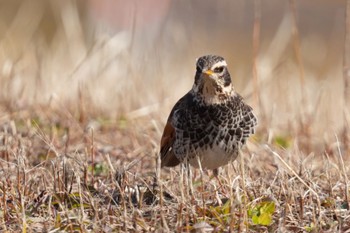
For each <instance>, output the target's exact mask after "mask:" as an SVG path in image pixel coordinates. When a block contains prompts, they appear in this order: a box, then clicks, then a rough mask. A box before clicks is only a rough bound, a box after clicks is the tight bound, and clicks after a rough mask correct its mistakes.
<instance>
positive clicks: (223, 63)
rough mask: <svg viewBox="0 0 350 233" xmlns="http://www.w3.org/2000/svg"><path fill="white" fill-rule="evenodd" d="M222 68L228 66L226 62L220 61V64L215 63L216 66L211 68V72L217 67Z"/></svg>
mask: <svg viewBox="0 0 350 233" xmlns="http://www.w3.org/2000/svg"><path fill="white" fill-rule="evenodd" d="M220 66H227V63H226V61H219V62H217V63H215V64H214V65H213V66H212V67H211V70H214V69H215V68H216V67H220Z"/></svg>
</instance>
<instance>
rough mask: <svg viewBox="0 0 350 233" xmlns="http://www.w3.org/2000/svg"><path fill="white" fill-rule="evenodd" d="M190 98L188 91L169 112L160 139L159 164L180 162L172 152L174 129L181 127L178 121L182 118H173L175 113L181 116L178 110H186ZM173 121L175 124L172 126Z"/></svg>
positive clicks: (170, 164) (167, 165) (168, 164)
mask: <svg viewBox="0 0 350 233" xmlns="http://www.w3.org/2000/svg"><path fill="white" fill-rule="evenodd" d="M191 98H192V96H191V94H190V93H187V94H186V95H185V96H183V97H182V98H181V99H180V100H179V101H178V102H177V103H176V104H175V106H174V107H173V109H172V110H171V113H170V115H169V118H168V121H167V123H166V125H165V127H164V131H163V135H162V139H161V141H160V158H161V166H162V167H164V166H166V167H174V166H176V165H178V164H179V163H180V160H179V159H178V158H177V157H176V156H175V154H174V152H173V145H174V142H175V140H176V129H175V128H179V127H180V128H182V127H183V126H182V123H180V121H182V120H184V119H181V120H180V119H174V118H175V115H176V118H177V117H179V116H180V117H181V116H182V117H183V114H179V113H180V112H181V113H183V112H186V110H185V109H186V108H188V107H189V104H190V102H191V101H190V99H191ZM174 122H175V124H176V125H175V126H174Z"/></svg>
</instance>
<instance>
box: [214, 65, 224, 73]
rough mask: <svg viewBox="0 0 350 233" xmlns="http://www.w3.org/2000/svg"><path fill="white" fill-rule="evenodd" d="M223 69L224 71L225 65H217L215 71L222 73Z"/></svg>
mask: <svg viewBox="0 0 350 233" xmlns="http://www.w3.org/2000/svg"><path fill="white" fill-rule="evenodd" d="M222 71H224V67H223V66H219V67H216V68H215V69H214V72H215V73H221V72H222Z"/></svg>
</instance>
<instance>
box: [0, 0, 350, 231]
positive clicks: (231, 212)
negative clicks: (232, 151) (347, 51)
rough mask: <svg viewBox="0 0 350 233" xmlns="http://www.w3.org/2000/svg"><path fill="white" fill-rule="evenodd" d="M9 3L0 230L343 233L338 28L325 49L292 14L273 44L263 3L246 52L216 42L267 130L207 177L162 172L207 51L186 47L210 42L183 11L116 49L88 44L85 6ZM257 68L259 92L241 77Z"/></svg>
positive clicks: (112, 42)
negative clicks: (169, 121)
mask: <svg viewBox="0 0 350 233" xmlns="http://www.w3.org/2000/svg"><path fill="white" fill-rule="evenodd" d="M13 2H14V3H13V4H14V5H11V4H8V5H7V6H6V7H7V8H6V9H8V10H9V11H10V10H11V9H12V11H13V13H11V14H7V16H8V17H7V18H6V15H5V14H3V16H2V17H0V20H1V21H0V36H1V38H0V40H1V41H0V48H1V56H0V68H1V74H0V84H1V86H0V91H1V93H0V102H1V103H0V231H4V232H6V231H7V232H18V231H22V232H56V231H67V232H139V231H144V232H148V231H150V232H163V231H164V232H165V231H171V232H206V231H208V232H211V231H214V232H230V231H231V232H232V231H233V232H350V211H349V198H350V197H349V191H350V189H349V180H348V179H349V175H350V167H349V166H348V164H349V151H347V150H346V145H344V144H343V137H342V136H340V135H342V134H341V132H343V131H345V130H344V129H345V126H346V125H347V124H346V119H347V117H348V113H347V112H346V111H344V109H345V107H346V104H345V103H344V101H343V94H342V93H343V87H342V62H341V55H339V54H342V47H341V46H339V44H341V43H339V37H340V36H342V35H343V31H342V29H339V28H340V27H341V26H339V25H343V23H339V22H343V21H342V20H343V19H339V17H336V16H335V19H334V22H335V23H334V25H332V26H331V27H330V28H329V30H330V31H331V33H330V34H329V37H327V40H326V39H325V38H324V37H322V36H320V35H318V36H315V35H313V34H307V33H305V31H303V30H305V28H304V29H303V27H300V28H299V26H300V25H303V23H302V22H298V18H297V17H298V14H297V11H298V9H299V8H298V5H296V6H294V5H293V4H295V3H294V1H289V2H286V4H287V8H286V12H285V13H284V15H283V16H282V17H281V18H280V23H279V24H278V25H277V27H276V28H275V30H271V28H270V27H272V26H271V25H274V23H272V24H268V23H267V24H268V25H269V26H268V27H267V28H266V26H265V28H264V25H265V24H264V19H265V18H264V17H266V12H265V13H264V11H263V9H265V8H264V7H271V5H269V4H267V5H264V4H265V3H262V2H260V1H258V0H257V1H255V4H256V7H255V12H251V13H252V14H251V16H252V18H251V19H254V17H253V16H254V15H255V21H254V24H251V25H250V26H251V29H252V32H254V40H253V41H252V40H251V38H252V35H253V34H252V33H251V32H249V31H248V32H246V35H245V34H244V32H242V33H243V35H241V34H238V33H237V34H235V36H234V38H232V40H229V39H230V38H231V37H230V33H227V34H225V36H226V37H223V34H221V31H220V30H219V29H218V30H216V31H214V32H215V33H218V35H219V37H218V38H221V37H223V38H224V39H222V40H220V42H222V43H219V44H220V45H218V46H217V47H215V49H214V48H212V49H211V50H210V51H209V52H212V51H215V53H220V54H221V53H222V54H223V55H224V56H225V57H227V58H228V60H229V61H232V63H233V65H232V67H230V70H232V72H231V73H232V76H233V77H234V82H235V86H236V89H237V90H238V91H239V92H240V93H242V94H243V95H244V96H246V97H247V101H248V102H249V103H250V104H251V105H253V106H254V109H255V110H256V113H257V114H258V116H259V120H260V123H259V128H258V132H257V134H256V135H255V136H254V137H253V138H251V140H250V141H249V143H248V145H247V147H246V148H245V149H244V151H242V154H241V156H240V158H239V159H237V161H235V162H233V163H232V164H229V165H228V166H226V167H224V168H223V169H222V170H221V173H220V175H219V177H218V179H215V178H212V177H211V175H212V174H211V173H210V172H208V171H200V170H195V169H190V170H189V171H188V170H187V169H185V168H183V167H178V168H175V169H163V170H162V171H161V173H160V174H159V173H158V172H159V170H157V158H158V156H157V155H158V150H159V139H160V136H161V133H162V132H161V131H162V127H163V125H164V121H165V120H166V116H167V114H168V112H169V110H170V108H171V106H172V105H173V104H174V102H175V100H176V99H177V98H178V97H179V96H181V95H182V94H183V93H184V92H185V91H186V90H187V89H188V88H189V87H190V86H191V83H192V79H191V78H190V77H192V70H193V67H192V66H193V63H194V62H193V61H194V57H197V56H198V55H202V53H207V50H208V48H207V47H208V44H212V43H210V42H211V41H206V40H205V39H203V41H201V42H198V41H197V40H194V39H192V40H189V39H190V38H197V36H198V37H199V38H207V35H208V28H207V27H204V28H203V26H200V25H202V24H199V25H197V26H198V30H196V31H195V32H193V31H191V30H189V28H186V27H185V28H182V27H180V26H179V24H178V22H179V20H180V21H181V19H178V18H176V17H174V15H175V13H176V12H177V11H180V12H182V11H181V10H183V9H187V8H181V6H182V7H183V6H184V5H185V6H187V5H186V4H188V3H187V2H181V1H179V3H178V4H179V5H175V6H173V8H171V11H170V13H169V16H168V18H167V19H166V20H165V21H166V23H160V25H155V26H154V25H153V27H155V28H154V32H155V33H153V34H152V31H151V32H149V34H144V33H145V31H143V29H139V30H140V31H137V30H136V29H135V28H133V30H136V31H133V33H131V34H130V33H128V32H123V33H116V34H115V35H111V34H108V33H105V32H101V31H98V30H96V32H91V31H93V30H92V29H91V28H93V26H91V25H90V24H88V21H89V20H88V19H87V18H88V16H87V15H85V14H86V12H85V11H84V9H85V8H84V7H86V6H85V5H84V4H83V3H82V2H79V1H78V2H74V1H73V2H70V1H67V2H65V3H63V2H61V1H47V2H46V3H45V4H43V2H40V1H37V3H36V4H37V5H36V6H33V5H32V4H33V2H31V1H13ZM181 4H183V5H181ZM208 4H210V3H208ZM227 4H228V5H229V6H231V7H232V5H230V4H233V5H234V4H238V6H237V7H242V9H243V8H244V6H242V5H240V4H243V3H227ZM260 4H261V5H262V6H264V7H263V8H262V9H261V5H260ZM288 4H291V5H288ZM324 4H326V3H324ZM328 4H329V3H328ZM243 5H244V4H243ZM235 6H236V5H235ZM321 6H322V5H321ZM216 7H217V10H220V11H225V9H224V8H225V7H224V5H223V6H216ZM304 7H306V8H307V7H309V5H307V4H306V6H304ZM323 7H328V6H327V5H326V6H323ZM174 9H175V10H174ZM239 9H241V8H239ZM176 10H177V11H176ZM199 10H201V9H199ZM202 10H203V9H202ZM51 11H52V12H51ZM299 11H300V9H299ZM47 12H51V13H52V15H51V14H49V13H47ZM84 12H85V13H84ZM185 13H186V12H185ZM226 13H227V12H226ZM193 14H194V13H193ZM241 16H242V15H241ZM186 17H187V16H186V15H184V19H186ZM235 17H238V18H239V14H238V16H236V15H235ZM242 17H243V16H242ZM300 17H301V18H302V16H300ZM243 18H244V17H243ZM29 19H30V20H29ZM175 19H176V20H175ZM216 20H217V21H218V22H220V23H221V24H225V23H224V22H223V21H220V18H217V19H216ZM260 20H262V22H260ZM233 21H234V22H236V18H233ZM193 22H194V25H196V24H195V22H196V21H195V19H193ZM215 22H216V21H215ZM197 23H198V22H197ZM23 25H25V27H24V26H23ZM169 28H171V30H170V29H169ZM236 29H237V28H236ZM267 29H268V30H270V31H272V32H271V33H270V34H268V35H265V34H264V33H265V32H266V31H267ZM213 30H214V29H213ZM227 30H229V29H227ZM234 30H235V29H233V31H234ZM315 30H316V29H315ZM102 31H103V30H102ZM146 31H147V30H146ZM211 32H212V33H214V32H213V31H211ZM230 32H231V31H230ZM191 33H192V34H191ZM303 33H304V34H303ZM201 36H202V37H201ZM227 38H229V39H227ZM187 40H189V41H190V42H189V43H187V44H186V43H185V42H186V41H187ZM130 41H132V43H131V42H130ZM246 41H249V43H248V42H246ZM250 41H252V43H250ZM233 42H234V43H233ZM334 42H337V43H334ZM201 43H203V44H201ZM235 44H238V45H235ZM155 45H157V46H156V47H155ZM235 46H236V47H235ZM242 46H243V47H246V48H249V49H250V48H252V47H253V55H252V56H250V55H249V52H245V53H239V52H240V51H241V50H240V49H241V48H239V47H242ZM182 47H185V49H183V48H182ZM186 48H189V49H188V50H187V49H186ZM227 48H232V50H233V51H236V52H237V54H240V56H239V57H238V58H236V57H235V56H231V55H230V54H231V51H230V52H228V51H227ZM144 50H145V51H144ZM318 50H322V51H323V52H325V53H326V56H323V54H322V52H320V51H318ZM139 51H144V53H141V52H139ZM170 54H173V55H170ZM226 55H227V56H226ZM322 56H323V58H322ZM184 57H186V59H184ZM192 58H193V59H192ZM242 61H246V62H245V63H244V62H242ZM251 61H253V62H251ZM232 63H231V64H232ZM251 63H252V64H253V68H254V69H253V71H254V72H253V77H254V79H244V78H241V79H239V78H238V77H249V76H251V74H250V70H251V67H252V66H251V65H250V64H251ZM241 67H243V68H241ZM231 68H232V69H231ZM247 70H248V71H247ZM164 77H166V78H164ZM179 77H189V78H188V79H186V78H183V79H182V78H181V80H180V79H179ZM169 87H170V88H169ZM245 87H247V88H245ZM252 93H254V95H253V94H252ZM254 96H255V97H256V98H253V97H254ZM343 112H344V114H343ZM343 116H344V117H343ZM343 118H344V119H345V120H344V119H343ZM348 118H349V117H348ZM338 135H339V136H338ZM155 181H158V182H157V183H156V182H155Z"/></svg>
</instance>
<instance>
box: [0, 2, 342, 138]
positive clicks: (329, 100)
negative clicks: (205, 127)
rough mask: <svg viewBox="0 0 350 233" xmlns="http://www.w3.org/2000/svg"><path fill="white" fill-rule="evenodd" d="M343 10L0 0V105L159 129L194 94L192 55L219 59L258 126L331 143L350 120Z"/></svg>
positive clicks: (311, 5) (308, 5)
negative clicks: (347, 116)
mask: <svg viewBox="0 0 350 233" xmlns="http://www.w3.org/2000/svg"><path fill="white" fill-rule="evenodd" d="M345 5H346V2H345V0H322V1H321V0H319V1H301V0H298V1H287V0H284V1H281V0H270V1H259V0H256V1H253V0H235V1H232V0H220V1H210V0H192V1H188V0H178V1H170V0H143V1H138V0H129V1H121V0H86V1H82V0H81V1H78V0H77V1H72V0H36V1H30V0H11V1H9V0H1V1H0V106H1V107H0V110H1V109H2V110H1V111H5V110H11V111H14V110H20V109H30V108H31V107H33V106H48V107H50V108H53V109H58V110H59V109H60V108H67V109H69V111H72V112H74V111H78V110H79V109H81V108H82V105H84V108H85V111H86V112H87V113H88V115H89V116H91V117H97V116H105V117H108V118H114V119H118V118H120V117H121V116H122V117H126V118H130V119H137V118H143V117H151V118H153V119H156V120H157V121H159V122H160V124H163V123H164V122H165V121H166V118H167V115H168V113H169V111H170V109H171V107H172V106H173V105H174V103H175V102H176V101H177V99H178V98H180V97H181V96H182V95H184V94H185V93H186V92H187V91H188V90H189V89H190V88H191V87H192V83H193V77H194V72H195V62H196V58H198V57H199V56H202V55H205V54H218V55H221V56H223V57H225V58H226V60H227V62H228V65H229V69H230V73H231V75H232V78H233V82H234V85H235V88H236V90H237V91H238V92H239V93H241V95H242V96H243V97H245V98H246V100H247V102H248V103H249V104H250V105H252V106H253V107H254V109H255V111H256V113H257V114H258V116H259V119H260V127H261V128H262V129H264V130H266V131H268V132H270V131H271V130H273V131H274V132H277V133H278V134H286V135H289V134H293V133H291V132H295V133H298V134H299V135H301V134H302V133H305V135H306V136H307V137H313V138H315V140H316V141H315V143H316V144H317V143H319V142H320V143H321V142H323V141H327V140H330V141H334V134H335V133H339V132H340V130H341V129H342V128H343V122H344V120H343V109H344V106H345V104H344V98H343V83H344V81H343V76H342V75H343V73H342V72H343V52H344V36H345ZM77 109H78V110H77ZM291 129H293V130H294V131H293V130H292V131H291ZM300 140H302V138H301V139H300Z"/></svg>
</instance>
